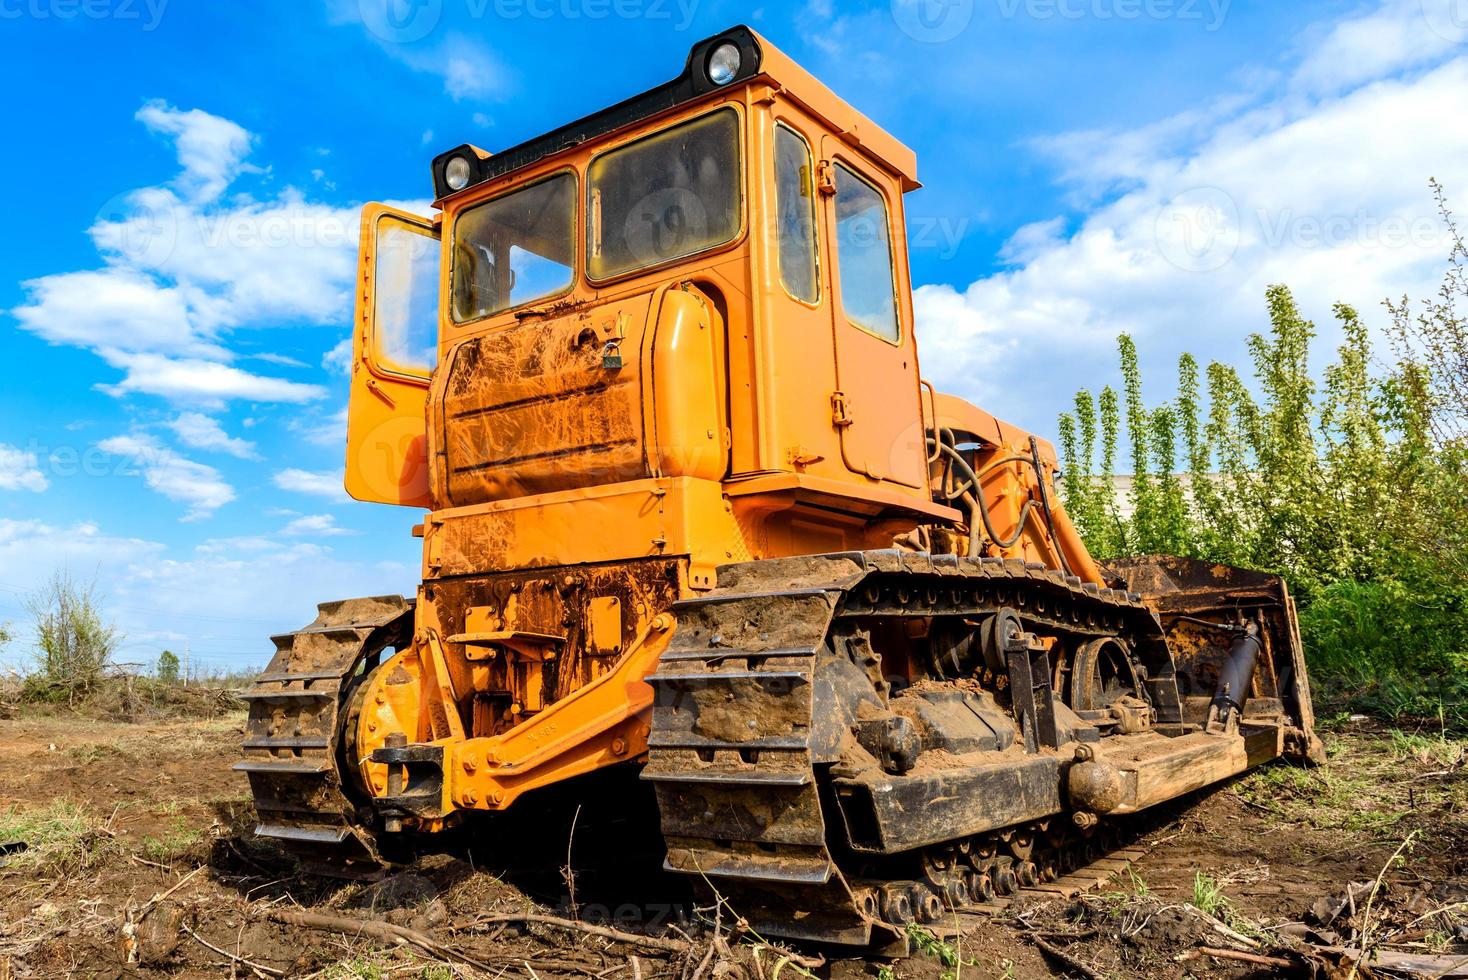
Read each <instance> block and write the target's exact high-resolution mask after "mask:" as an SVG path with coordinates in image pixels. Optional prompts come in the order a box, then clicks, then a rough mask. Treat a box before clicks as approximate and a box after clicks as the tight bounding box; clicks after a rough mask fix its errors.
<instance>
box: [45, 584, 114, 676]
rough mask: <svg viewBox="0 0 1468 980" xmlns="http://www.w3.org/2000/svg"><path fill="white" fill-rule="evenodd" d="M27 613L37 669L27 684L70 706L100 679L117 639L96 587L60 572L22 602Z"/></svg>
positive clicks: (109, 660)
mask: <svg viewBox="0 0 1468 980" xmlns="http://www.w3.org/2000/svg"><path fill="white" fill-rule="evenodd" d="M26 609H27V610H28V611H29V612H30V614H31V616H32V618H33V619H34V620H35V624H36V652H37V661H38V667H39V668H40V671H39V674H38V675H37V676H36V677H33V678H31V682H32V683H31V684H30V685H29V686H30V687H31V688H32V691H33V692H34V693H43V694H44V696H45V697H47V698H48V699H60V698H65V699H66V701H67V702H68V703H75V701H76V700H77V698H79V697H81V696H83V695H85V694H86V693H87V692H88V691H90V690H91V689H92V688H93V687H95V686H96V685H97V682H98V681H100V680H101V679H102V672H103V671H104V670H105V669H106V667H107V665H108V663H110V662H111V660H112V654H113V652H114V651H115V650H116V649H117V644H118V642H119V640H120V639H121V638H120V637H119V636H118V633H117V629H116V628H115V627H114V626H113V625H112V624H111V623H108V622H104V620H103V618H102V613H101V610H100V608H99V606H98V602H97V599H96V595H95V587H94V586H92V585H86V586H79V585H77V584H76V583H75V582H74V581H72V579H71V576H69V575H68V574H66V573H65V572H57V573H56V574H55V575H53V576H52V577H51V580H50V581H49V582H48V583H47V584H46V586H45V587H44V588H42V589H41V590H40V591H39V592H37V593H36V594H35V595H33V596H31V597H30V598H29V599H27V600H26ZM38 689H39V690H38Z"/></svg>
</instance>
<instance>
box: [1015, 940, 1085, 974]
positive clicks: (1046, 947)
mask: <svg viewBox="0 0 1468 980" xmlns="http://www.w3.org/2000/svg"><path fill="white" fill-rule="evenodd" d="M1025 935H1027V936H1028V937H1029V939H1030V942H1032V943H1034V944H1035V946H1036V947H1038V948H1039V950H1040V952H1042V953H1044V954H1045V955H1046V956H1048V957H1050V958H1051V959H1054V960H1058V961H1059V962H1060V963H1061V964H1063V965H1064V966H1066V967H1068V968H1069V969H1072V970H1074V971H1076V972H1077V973H1079V974H1080V975H1081V976H1083V977H1085V978H1086V980H1102V977H1101V974H1099V973H1097V972H1096V971H1095V970H1093V969H1091V968H1090V967H1089V966H1087V965H1086V964H1084V963H1082V962H1081V961H1080V960H1078V959H1076V958H1075V957H1074V956H1071V955H1070V954H1069V953H1067V952H1066V951H1065V950H1063V949H1061V948H1060V947H1059V946H1052V945H1051V944H1050V943H1047V942H1046V941H1045V940H1043V939H1041V938H1040V937H1039V936H1037V935H1035V934H1034V933H1033V932H1030V933H1026V934H1025Z"/></svg>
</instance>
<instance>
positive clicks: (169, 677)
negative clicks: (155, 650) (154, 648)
mask: <svg viewBox="0 0 1468 980" xmlns="http://www.w3.org/2000/svg"><path fill="white" fill-rule="evenodd" d="M157 670H158V679H159V680H160V681H162V682H163V683H165V684H177V683H178V654H176V653H174V652H173V651H172V650H164V651H163V652H162V653H160V654H158V668H157Z"/></svg>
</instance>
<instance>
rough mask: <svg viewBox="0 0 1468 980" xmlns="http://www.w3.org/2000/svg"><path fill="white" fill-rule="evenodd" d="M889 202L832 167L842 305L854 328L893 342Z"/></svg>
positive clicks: (896, 330) (895, 333) (894, 307)
mask: <svg viewBox="0 0 1468 980" xmlns="http://www.w3.org/2000/svg"><path fill="white" fill-rule="evenodd" d="M887 227H888V226H887V202H886V201H884V200H883V199H882V194H881V192H880V191H878V190H877V189H876V188H875V187H873V186H872V185H871V184H868V183H867V182H866V181H864V180H862V179H861V178H860V177H858V176H857V175H856V174H854V173H852V172H851V171H850V170H848V169H847V168H846V167H844V166H842V165H841V164H839V163H838V164H836V264H837V267H838V268H839V269H840V273H841V306H842V309H844V310H845V311H846V318H847V319H848V320H850V321H851V322H852V323H853V324H855V325H856V326H858V327H860V328H862V329H863V330H866V331H868V332H870V333H874V334H876V335H877V336H878V337H881V338H882V339H884V340H889V341H892V342H893V343H896V342H897V339H898V337H899V336H900V331H899V328H898V325H897V302H896V298H895V297H896V291H895V286H894V280H893V275H892V239H891V236H890V235H889V234H888V231H887Z"/></svg>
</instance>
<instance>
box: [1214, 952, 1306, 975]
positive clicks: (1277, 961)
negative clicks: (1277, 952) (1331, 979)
mask: <svg viewBox="0 0 1468 980" xmlns="http://www.w3.org/2000/svg"><path fill="white" fill-rule="evenodd" d="M1197 951H1198V952H1199V953H1202V954H1203V955H1204V956H1211V957H1213V958H1214V959H1216V960H1237V961H1238V962H1240V963H1252V964H1254V965H1255V966H1272V967H1274V968H1276V969H1280V970H1288V969H1293V968H1294V967H1296V966H1298V965H1299V964H1297V963H1295V962H1294V961H1293V960H1287V959H1284V958H1283V957H1280V956H1260V955H1259V954H1258V953H1241V952H1239V951H1238V950H1236V949H1216V948H1214V947H1212V946H1199V947H1198V950H1197Z"/></svg>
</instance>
